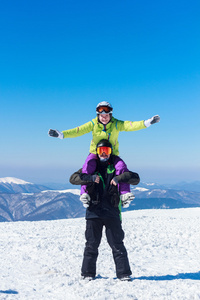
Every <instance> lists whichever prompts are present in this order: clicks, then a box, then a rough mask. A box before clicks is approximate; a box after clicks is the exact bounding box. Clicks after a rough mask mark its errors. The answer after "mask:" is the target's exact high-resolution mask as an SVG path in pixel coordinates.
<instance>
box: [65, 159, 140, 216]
mask: <svg viewBox="0 0 200 300" xmlns="http://www.w3.org/2000/svg"><path fill="white" fill-rule="evenodd" d="M95 174H98V175H99V176H100V179H101V180H100V183H99V184H97V183H95V182H93V181H92V175H90V174H84V173H81V169H80V170H79V171H77V172H75V173H74V174H73V175H71V177H70V183H71V184H76V185H80V184H86V185H87V192H88V194H89V195H90V198H91V202H90V206H89V207H88V208H87V210H86V219H91V218H110V217H114V218H121V203H120V197H119V192H118V187H117V186H114V185H111V184H110V182H111V180H112V179H113V178H116V179H117V180H118V182H119V183H120V182H127V183H129V184H134V185H136V184H138V183H139V181H140V178H139V175H138V174H137V173H134V172H124V173H123V174H120V175H118V176H115V168H114V165H113V158H112V156H111V158H110V160H109V161H107V162H101V161H100V160H98V161H97V169H96V172H95Z"/></svg>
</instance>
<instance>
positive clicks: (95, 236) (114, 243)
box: [81, 218, 132, 278]
mask: <svg viewBox="0 0 200 300" xmlns="http://www.w3.org/2000/svg"><path fill="white" fill-rule="evenodd" d="M104 226H105V228H106V237H107V241H108V244H109V245H110V247H111V249H112V253H113V258H114V262H115V267H116V275H117V277H118V278H121V277H124V276H127V275H131V274H132V272H131V270H130V266H129V261H128V256H127V251H126V248H125V246H124V243H123V239H124V231H123V230H122V226H121V221H120V219H117V218H110V219H89V220H87V223H86V231H85V237H86V244H85V250H84V256H83V263H82V268H81V275H82V276H91V277H95V275H96V261H97V257H98V247H99V245H100V242H101V238H102V230H103V227H104Z"/></svg>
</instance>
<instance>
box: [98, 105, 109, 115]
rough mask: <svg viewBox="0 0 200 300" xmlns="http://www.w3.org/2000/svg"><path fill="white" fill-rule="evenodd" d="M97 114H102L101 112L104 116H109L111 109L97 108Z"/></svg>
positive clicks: (105, 107) (106, 107)
mask: <svg viewBox="0 0 200 300" xmlns="http://www.w3.org/2000/svg"><path fill="white" fill-rule="evenodd" d="M96 111H97V113H99V114H102V113H103V112H104V113H106V114H109V113H110V112H112V108H110V107H108V106H99V107H97V109H96Z"/></svg>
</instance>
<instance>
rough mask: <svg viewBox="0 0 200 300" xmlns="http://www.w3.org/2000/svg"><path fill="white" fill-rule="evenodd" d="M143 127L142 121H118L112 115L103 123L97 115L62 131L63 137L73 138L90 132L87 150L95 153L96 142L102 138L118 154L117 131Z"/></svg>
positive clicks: (134, 129)
mask: <svg viewBox="0 0 200 300" xmlns="http://www.w3.org/2000/svg"><path fill="white" fill-rule="evenodd" d="M145 128H146V126H145V125H144V121H135V122H131V121H120V120H118V119H115V118H114V117H112V118H111V120H110V122H109V123H108V124H106V125H103V124H102V123H100V122H99V121H98V117H96V118H95V119H92V121H90V122H87V123H85V124H83V125H81V126H78V127H76V128H73V129H68V130H64V131H62V132H63V135H64V138H74V137H78V136H81V135H84V134H86V133H89V132H92V141H91V144H90V150H89V151H90V153H94V154H96V146H97V144H98V142H100V140H102V139H107V140H109V142H110V143H111V144H112V146H113V154H114V155H119V142H118V135H119V132H120V131H136V130H140V129H145Z"/></svg>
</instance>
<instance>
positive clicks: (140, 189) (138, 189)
mask: <svg viewBox="0 0 200 300" xmlns="http://www.w3.org/2000/svg"><path fill="white" fill-rule="evenodd" d="M133 191H139V192H146V191H149V189H146V188H141V187H136V188H134V189H133Z"/></svg>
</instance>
